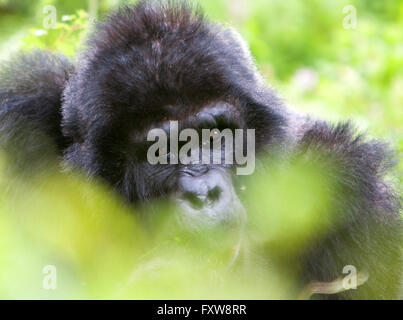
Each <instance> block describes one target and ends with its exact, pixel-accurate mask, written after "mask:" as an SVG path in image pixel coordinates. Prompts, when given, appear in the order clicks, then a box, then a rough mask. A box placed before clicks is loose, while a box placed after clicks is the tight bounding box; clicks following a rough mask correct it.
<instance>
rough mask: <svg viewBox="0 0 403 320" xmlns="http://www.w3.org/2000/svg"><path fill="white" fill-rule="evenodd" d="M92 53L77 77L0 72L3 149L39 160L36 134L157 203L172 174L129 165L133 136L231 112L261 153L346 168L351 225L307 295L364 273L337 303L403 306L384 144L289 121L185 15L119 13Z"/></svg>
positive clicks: (342, 207)
mask: <svg viewBox="0 0 403 320" xmlns="http://www.w3.org/2000/svg"><path fill="white" fill-rule="evenodd" d="M87 45H88V49H87V50H86V51H85V52H83V53H82V54H81V56H80V59H79V63H78V66H77V67H76V70H75V71H74V72H73V67H72V66H71V64H70V63H69V62H68V61H67V60H66V59H65V58H62V57H60V56H54V55H51V54H50V53H46V52H35V53H33V54H25V55H22V56H20V57H18V58H17V59H16V60H13V61H11V62H10V63H9V64H8V65H5V66H3V69H2V72H1V73H0V106H1V110H0V117H1V118H0V132H1V134H2V136H3V137H6V138H2V139H5V140H10V139H8V138H7V137H9V136H10V135H19V138H18V141H20V142H19V143H18V144H19V146H18V147H19V148H26V145H27V144H29V145H30V148H31V149H32V148H34V143H33V142H32V141H30V140H29V135H24V134H22V133H21V132H25V131H24V130H26V129H25V127H26V126H29V127H34V128H35V130H41V131H42V133H43V135H44V136H47V137H49V138H51V139H53V141H54V144H55V146H56V149H57V150H59V152H60V155H62V154H63V155H64V160H65V162H67V163H69V164H70V165H72V166H76V167H78V168H81V169H82V170H83V171H84V172H86V173H88V174H89V175H91V176H96V177H101V178H103V179H104V180H106V181H108V182H109V183H110V184H111V185H112V186H114V187H115V188H116V189H118V191H119V192H121V193H122V194H123V195H124V196H125V197H126V199H128V200H129V201H133V202H136V201H139V200H151V199H153V198H155V197H159V196H163V195H166V194H168V193H169V192H171V191H172V190H174V189H175V188H176V185H175V180H174V178H173V177H174V176H175V168H172V167H171V168H168V169H167V170H165V171H164V170H161V171H159V172H156V171H155V170H156V169H155V168H152V167H151V166H150V165H149V164H147V163H144V162H141V161H140V160H139V159H137V158H136V157H135V156H133V153H131V150H130V147H128V146H130V136H131V134H133V133H136V132H139V131H140V130H142V129H146V128H148V127H149V126H150V124H151V125H157V124H158V123H159V122H161V121H163V120H166V119H169V118H170V117H172V116H175V115H177V114H178V113H180V114H193V113H195V112H196V111H197V110H199V109H200V108H201V107H202V106H205V105H207V104H209V103H212V102H214V101H227V102H230V103H232V104H234V105H236V106H237V107H238V108H239V110H240V112H241V114H242V119H243V127H244V128H253V129H256V138H257V141H256V143H257V149H258V150H259V151H268V150H274V149H273V148H275V149H276V150H278V149H280V150H286V151H287V152H289V151H292V153H294V154H296V155H300V156H301V155H302V156H303V157H306V158H307V159H308V160H309V161H317V162H318V164H320V163H328V162H330V161H331V162H334V161H336V162H337V163H338V164H339V165H340V167H341V168H343V170H342V172H339V174H338V175H337V177H336V180H337V183H338V185H339V188H338V189H337V190H338V191H337V192H338V193H337V194H335V195H334V199H335V200H334V206H333V209H334V211H335V214H339V215H343V216H345V217H347V218H348V219H347V220H346V223H344V224H343V225H342V226H335V228H334V229H333V230H332V232H331V233H330V234H329V235H328V237H326V238H325V239H319V240H318V241H317V242H316V243H315V245H314V246H312V247H311V248H310V249H309V250H308V251H307V252H305V253H304V254H302V255H301V257H300V259H301V264H302V265H303V266H304V277H303V280H304V281H305V283H307V282H309V281H312V280H317V281H331V280H334V279H335V278H338V277H339V276H340V272H341V270H342V268H343V266H344V265H347V264H356V265H357V267H359V268H363V269H370V270H371V272H372V275H371V277H370V280H369V281H368V283H367V284H366V285H364V286H363V288H362V289H360V290H358V291H354V290H353V291H349V292H346V293H342V294H340V295H338V296H331V297H336V298H396V297H397V293H398V289H399V286H400V281H401V262H402V260H401V240H402V237H401V230H402V227H401V219H400V217H399V206H400V203H399V200H398V195H397V194H396V192H394V191H393V190H394V189H393V187H392V186H391V185H389V184H388V183H386V182H385V181H386V180H385V173H386V172H387V171H388V170H389V169H390V159H391V156H390V154H389V152H388V151H387V148H386V147H385V146H384V145H383V144H381V143H378V142H366V141H365V140H364V139H363V138H362V137H360V136H355V134H354V130H353V129H352V127H351V126H350V125H348V124H344V125H338V126H336V127H335V128H332V127H331V126H329V125H328V124H326V123H324V122H321V121H313V120H310V119H308V118H305V117H301V116H298V115H295V114H293V113H292V112H290V111H288V110H287V109H286V107H285V105H284V104H283V102H282V101H281V99H279V98H278V97H277V96H276V95H275V93H274V92H273V91H272V90H271V89H270V88H268V87H267V86H266V85H265V84H263V81H262V80H261V78H260V76H259V74H258V73H257V71H256V68H255V66H254V64H253V61H252V59H251V57H250V55H249V53H248V51H247V50H246V49H245V47H244V45H243V43H242V41H240V40H239V39H238V36H237V35H236V34H235V33H234V32H233V31H232V30H230V29H225V28H223V27H222V26H220V25H218V24H213V23H210V22H207V21H206V20H205V19H204V17H203V15H202V14H201V13H200V11H198V10H193V9H192V8H191V6H190V5H188V4H185V3H176V2H164V3H160V2H157V1H140V2H139V3H138V4H136V5H134V6H129V7H123V8H122V9H120V10H119V11H117V12H116V13H114V14H112V15H111V16H109V17H108V18H107V19H106V20H105V21H104V22H101V23H99V24H98V25H97V26H96V30H95V32H94V34H93V35H92V36H91V37H90V39H89V41H88V43H87ZM70 75H71V76H70ZM62 96H63V97H62ZM167 106H170V107H169V108H168V107H167ZM61 110H62V111H61ZM21 119H22V120H21ZM61 124H62V125H61ZM24 136H26V139H27V140H24V139H25V137H24ZM11 140H13V139H11ZM14 140H15V139H14ZM24 141H29V142H28V143H24ZM316 151H320V152H319V153H316ZM35 153H36V152H35V151H34V152H32V155H31V156H34V154H35ZM31 156H28V157H31ZM382 259H383V260H382Z"/></svg>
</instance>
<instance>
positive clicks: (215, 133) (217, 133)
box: [210, 129, 221, 141]
mask: <svg viewBox="0 0 403 320" xmlns="http://www.w3.org/2000/svg"><path fill="white" fill-rule="evenodd" d="M220 137H221V132H220V130H218V129H214V130H212V131H211V135H210V140H211V141H214V140H217V139H219V138H220Z"/></svg>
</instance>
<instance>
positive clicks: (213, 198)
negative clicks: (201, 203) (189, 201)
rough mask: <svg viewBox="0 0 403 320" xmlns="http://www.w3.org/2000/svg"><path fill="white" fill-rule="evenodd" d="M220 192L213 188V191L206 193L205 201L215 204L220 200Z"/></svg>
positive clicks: (219, 189) (218, 189) (217, 188)
mask: <svg viewBox="0 0 403 320" xmlns="http://www.w3.org/2000/svg"><path fill="white" fill-rule="evenodd" d="M221 193H222V190H221V188H219V187H214V188H213V189H211V190H209V191H208V194H207V200H208V201H209V203H215V202H217V201H218V199H220V196H221Z"/></svg>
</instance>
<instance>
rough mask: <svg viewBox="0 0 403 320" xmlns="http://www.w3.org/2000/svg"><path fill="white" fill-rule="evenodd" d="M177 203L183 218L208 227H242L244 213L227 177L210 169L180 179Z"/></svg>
mask: <svg viewBox="0 0 403 320" xmlns="http://www.w3.org/2000/svg"><path fill="white" fill-rule="evenodd" d="M179 192H180V193H179V197H178V202H179V204H180V206H181V209H182V210H181V213H182V215H181V216H182V218H184V220H185V221H187V222H190V223H191V224H193V223H196V224H197V223H203V224H208V225H218V224H220V225H221V224H224V225H226V226H231V225H240V224H241V222H243V221H244V220H245V211H244V209H243V207H242V205H241V203H240V201H239V199H238V196H237V195H236V193H235V190H234V187H233V186H232V182H231V178H230V176H229V175H228V174H226V173H224V172H221V171H219V170H210V171H209V172H207V173H204V174H203V175H199V176H196V175H195V176H192V175H188V174H186V175H184V176H182V177H181V178H180V179H179Z"/></svg>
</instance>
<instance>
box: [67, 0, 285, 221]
mask: <svg viewBox="0 0 403 320" xmlns="http://www.w3.org/2000/svg"><path fill="white" fill-rule="evenodd" d="M154 5H155V4H153V3H152V2H151V3H149V2H140V3H139V4H138V5H137V6H136V7H135V8H134V9H133V8H124V9H122V10H123V11H122V10H121V11H118V12H117V13H115V14H114V15H112V16H111V17H110V18H109V20H107V21H105V22H103V23H101V24H99V25H98V28H97V29H96V32H95V34H94V35H93V36H92V38H91V39H90V41H89V49H88V51H87V52H85V53H84V54H83V55H82V61H81V63H80V64H79V67H78V68H77V72H76V73H75V74H74V75H72V77H71V78H70V80H69V83H68V85H67V88H66V90H65V92H64V105H63V133H64V135H65V136H66V137H68V138H69V139H70V140H71V144H70V146H69V148H67V150H66V152H65V160H66V161H67V162H68V163H70V164H71V165H73V166H75V167H79V168H81V169H83V170H84V171H85V172H86V173H88V174H90V175H92V176H96V177H101V178H103V179H104V180H106V181H107V182H108V183H109V184H111V185H112V186H114V187H115V188H116V189H117V190H118V191H119V192H120V193H121V194H122V195H123V196H124V197H125V198H126V199H127V200H128V201H129V202H134V203H139V202H148V201H150V200H153V199H157V198H161V197H174V198H175V199H176V201H177V202H178V203H179V206H180V208H182V210H181V211H182V213H184V214H183V215H182V217H183V220H185V221H187V222H189V223H191V222H190V221H191V220H192V221H195V223H196V224H197V223H198V222H201V221H203V222H205V223H207V224H214V225H216V224H221V223H223V222H224V223H225V224H226V225H231V224H235V225H237V224H239V222H240V221H242V220H243V216H244V210H243V208H242V205H241V204H240V202H239V200H238V197H237V196H236V193H235V191H234V187H233V184H232V179H231V176H232V174H233V172H234V170H236V167H237V165H238V164H239V163H237V162H236V161H235V162H228V161H226V155H225V154H226V153H227V149H226V148H225V146H224V143H223V147H222V148H220V149H219V151H218V152H219V158H220V160H221V161H211V162H209V163H205V162H202V163H201V162H200V161H199V162H197V161H196V162H195V161H192V162H190V163H186V164H184V163H183V162H179V163H172V161H171V160H172V157H173V156H174V153H172V152H168V150H170V149H171V147H172V145H175V144H174V143H172V142H173V141H172V139H171V138H170V139H168V144H169V143H170V146H169V147H168V148H167V149H168V150H167V151H165V152H164V151H161V150H159V151H158V152H159V153H162V154H160V155H159V156H162V157H166V158H167V160H168V159H169V161H168V164H158V163H157V164H155V163H154V164H151V163H150V161H148V159H147V154H148V151H149V149H150V146H151V144H152V143H150V142H149V141H147V135H148V133H149V132H150V130H152V129H156V128H159V129H162V130H164V132H166V134H167V136H168V137H171V135H172V134H171V132H170V130H169V124H170V121H177V122H178V129H179V132H181V131H183V130H185V129H194V130H195V131H196V132H198V133H199V137H201V139H200V140H199V141H198V143H199V145H198V146H197V149H198V150H199V157H200V158H203V157H204V156H206V153H207V157H208V158H210V157H213V156H212V155H211V152H212V151H211V150H206V148H204V147H203V144H204V143H205V142H206V141H204V140H206V138H203V137H202V131H203V130H206V129H210V130H212V129H218V130H220V131H223V130H227V131H228V130H229V131H230V132H231V133H232V134H233V135H235V136H236V130H238V129H244V130H245V131H246V130H247V129H253V130H255V131H256V133H255V137H256V141H253V147H255V145H256V149H267V147H268V146H270V144H273V145H279V143H280V141H281V140H283V138H284V133H283V130H282V126H283V122H284V121H285V120H284V119H285V117H283V115H282V104H281V102H280V100H278V99H277V98H276V96H275V95H274V94H273V93H272V92H271V90H270V89H268V88H266V87H265V86H263V84H262V82H261V81H260V76H259V75H258V74H257V72H256V70H255V67H254V65H253V63H252V59H251V58H250V54H249V53H248V52H247V50H246V49H245V45H244V43H243V42H242V41H241V40H240V38H239V37H238V36H237V35H236V33H235V32H233V31H232V30H227V29H223V28H221V27H220V26H219V25H214V24H211V23H209V22H206V21H205V20H204V19H203V17H202V15H200V14H198V13H194V12H193V10H191V9H190V8H188V7H186V5H185V4H182V5H175V6H171V5H169V4H168V5H167V7H164V6H161V4H159V5H157V7H153V6H154ZM117 35H118V36H117ZM247 138H248V137H247V136H245V137H244V139H243V140H245V141H246V140H247ZM203 139H204V140H203ZM207 139H213V140H214V138H212V137H207ZM180 143H182V144H186V141H180ZM231 143H232V142H229V144H231ZM227 144H228V143H227ZM249 146H251V143H249ZM249 146H248V143H244V144H243V145H242V146H241V148H240V149H242V150H244V151H247V150H248V148H249ZM179 148H180V146H179ZM233 149H234V150H235V153H236V149H237V147H235V148H233ZM238 149H239V148H238ZM170 151H172V150H170ZM214 152H217V150H215V151H214ZM214 152H212V153H214ZM227 156H228V155H227ZM231 156H232V155H231ZM253 156H254V155H253ZM192 223H193V222H192Z"/></svg>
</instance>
